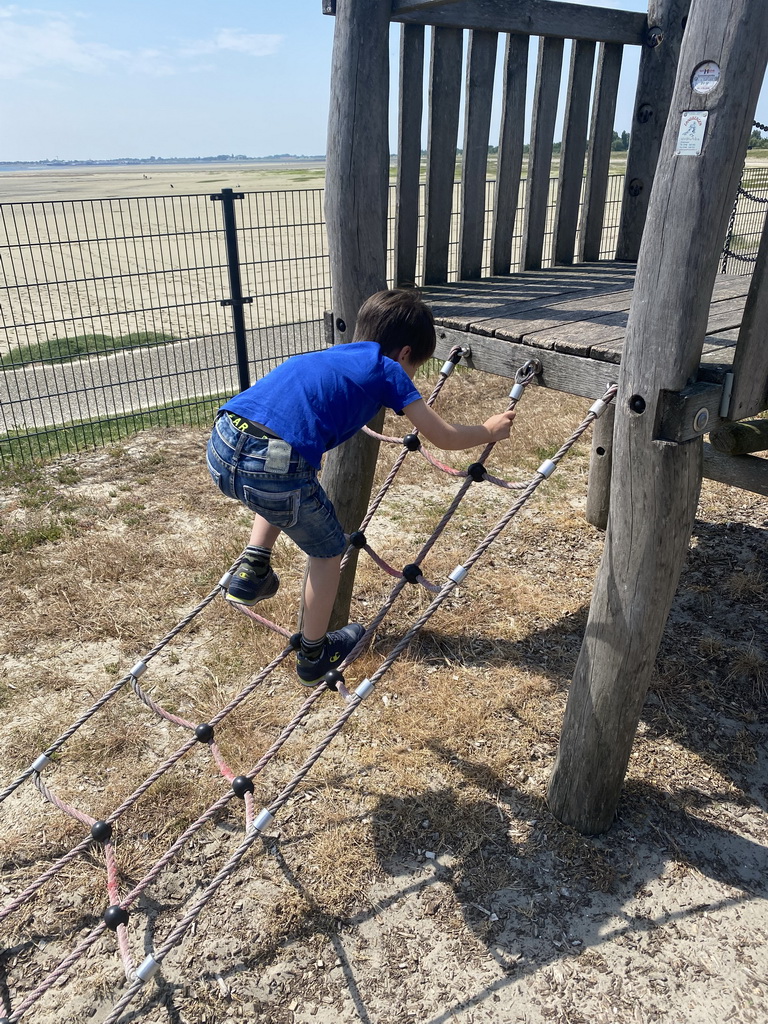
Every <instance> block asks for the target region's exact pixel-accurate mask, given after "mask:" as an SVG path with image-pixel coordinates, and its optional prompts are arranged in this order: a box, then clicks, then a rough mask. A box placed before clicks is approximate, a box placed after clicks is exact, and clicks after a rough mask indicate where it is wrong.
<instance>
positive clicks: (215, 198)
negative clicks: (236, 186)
mask: <svg viewBox="0 0 768 1024" xmlns="http://www.w3.org/2000/svg"><path fill="white" fill-rule="evenodd" d="M227 191H229V190H228V189H224V192H227ZM209 198H210V200H211V202H212V203H221V202H223V200H224V196H223V194H222V193H221V192H214V194H213V195H212V196H210V197H209ZM229 198H230V199H245V192H233V193H232V195H231V196H230V197H229Z"/></svg>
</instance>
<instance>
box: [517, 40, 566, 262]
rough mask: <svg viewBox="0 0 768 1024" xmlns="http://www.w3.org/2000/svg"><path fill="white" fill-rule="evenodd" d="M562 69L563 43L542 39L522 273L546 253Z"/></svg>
mask: <svg viewBox="0 0 768 1024" xmlns="http://www.w3.org/2000/svg"><path fill="white" fill-rule="evenodd" d="M562 66H563V40H562V39H552V38H547V37H545V38H543V39H542V40H541V41H540V43H539V62H538V65H537V68H536V91H535V93H534V98H533V121H532V123H531V144H530V150H529V154H528V188H527V190H526V198H525V223H524V226H523V251H522V256H521V258H520V269H521V270H537V269H538V268H539V267H540V266H541V261H542V256H543V252H544V233H545V230H546V224H547V203H548V199H549V181H550V174H551V167H552V146H553V142H554V135H555V118H556V117H557V100H558V96H559V94H560V74H561V72H562Z"/></svg>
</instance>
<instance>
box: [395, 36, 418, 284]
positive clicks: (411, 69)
mask: <svg viewBox="0 0 768 1024" xmlns="http://www.w3.org/2000/svg"><path fill="white" fill-rule="evenodd" d="M423 85H424V27H423V25H403V26H402V28H401V35H400V109H399V118H398V135H397V187H396V189H395V194H396V197H397V199H396V209H395V218H396V222H395V283H396V284H397V285H405V286H413V285H415V284H416V253H417V251H418V241H419V194H420V191H421V118H422V107H423V105H424V103H423V98H422V97H423Z"/></svg>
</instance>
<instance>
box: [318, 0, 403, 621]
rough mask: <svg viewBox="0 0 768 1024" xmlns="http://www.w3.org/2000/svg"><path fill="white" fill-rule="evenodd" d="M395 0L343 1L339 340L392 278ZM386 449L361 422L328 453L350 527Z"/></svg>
mask: <svg viewBox="0 0 768 1024" xmlns="http://www.w3.org/2000/svg"><path fill="white" fill-rule="evenodd" d="M389 3H390V0H338V2H337V5H336V25H335V32H334V42H333V57H332V71H331V76H332V78H331V104H330V112H329V119H328V154H327V160H326V172H327V181H328V183H329V186H328V187H327V188H326V190H325V217H326V225H327V230H328V247H329V251H330V263H331V282H332V285H333V316H334V328H335V340H336V342H337V343H339V342H345V341H352V338H353V334H354V327H355V319H356V317H357V311H358V309H359V308H360V306H361V304H362V302H363V300H364V299H366V298H367V297H368V296H369V295H371V294H372V293H373V292H376V291H380V290H381V289H382V288H385V287H386V229H387V193H388V188H389V137H388V135H389V116H388V114H389V111H388V108H389ZM382 418H383V417H382V415H381V414H380V415H379V417H378V420H377V421H378V422H380V421H381V420H382ZM377 454H378V444H377V442H375V441H374V440H373V439H372V438H370V437H368V436H367V435H366V434H364V433H363V432H362V431H360V432H359V433H357V434H356V435H355V436H354V437H353V438H351V439H350V440H349V441H347V442H346V443H345V444H343V445H342V446H341V447H340V448H335V449H334V450H333V451H331V452H329V454H328V456H327V457H326V461H325V465H324V467H323V474H322V480H323V486H324V488H325V490H326V491H327V493H328V495H329V497H330V499H331V501H332V502H333V504H334V506H335V507H336V511H337V513H338V516H339V520H340V522H341V524H342V526H343V527H344V529H345V530H347V531H349V530H355V529H356V528H357V526H358V524H359V523H360V521H361V519H362V517H363V515H364V514H365V510H366V507H367V504H368V498H369V495H370V492H371V486H372V483H373V474H374V471H375V468H376V456H377ZM355 567H356V563H355V559H354V558H353V559H352V560H351V561H350V563H349V566H348V569H347V571H346V572H345V574H344V576H343V578H342V581H341V585H340V587H339V596H338V598H337V601H336V606H335V608H334V613H333V617H332V620H331V622H332V628H335V626H336V625H338V624H340V623H341V624H343V623H346V622H347V621H348V614H349V607H350V602H351V597H352V585H353V583H354V574H355Z"/></svg>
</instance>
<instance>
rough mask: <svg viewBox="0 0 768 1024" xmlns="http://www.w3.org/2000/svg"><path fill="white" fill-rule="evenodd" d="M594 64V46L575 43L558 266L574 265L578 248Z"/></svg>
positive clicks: (557, 226) (558, 227)
mask: <svg viewBox="0 0 768 1024" xmlns="http://www.w3.org/2000/svg"><path fill="white" fill-rule="evenodd" d="M594 65H595V44H594V43H593V42H587V41H585V40H581V39H579V40H577V41H576V42H574V44H573V49H572V51H571V70H570V77H569V81H568V108H567V110H566V113H565V122H564V124H563V141H562V145H561V147H560V175H559V180H558V189H557V211H556V213H555V238H554V242H553V255H554V261H555V263H558V264H567V263H572V262H573V257H574V254H575V249H576V230H577V227H578V223H579V207H580V205H581V186H582V180H583V176H584V157H585V155H586V151H587V125H588V123H589V98H590V94H591V92H592V72H593V71H594Z"/></svg>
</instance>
